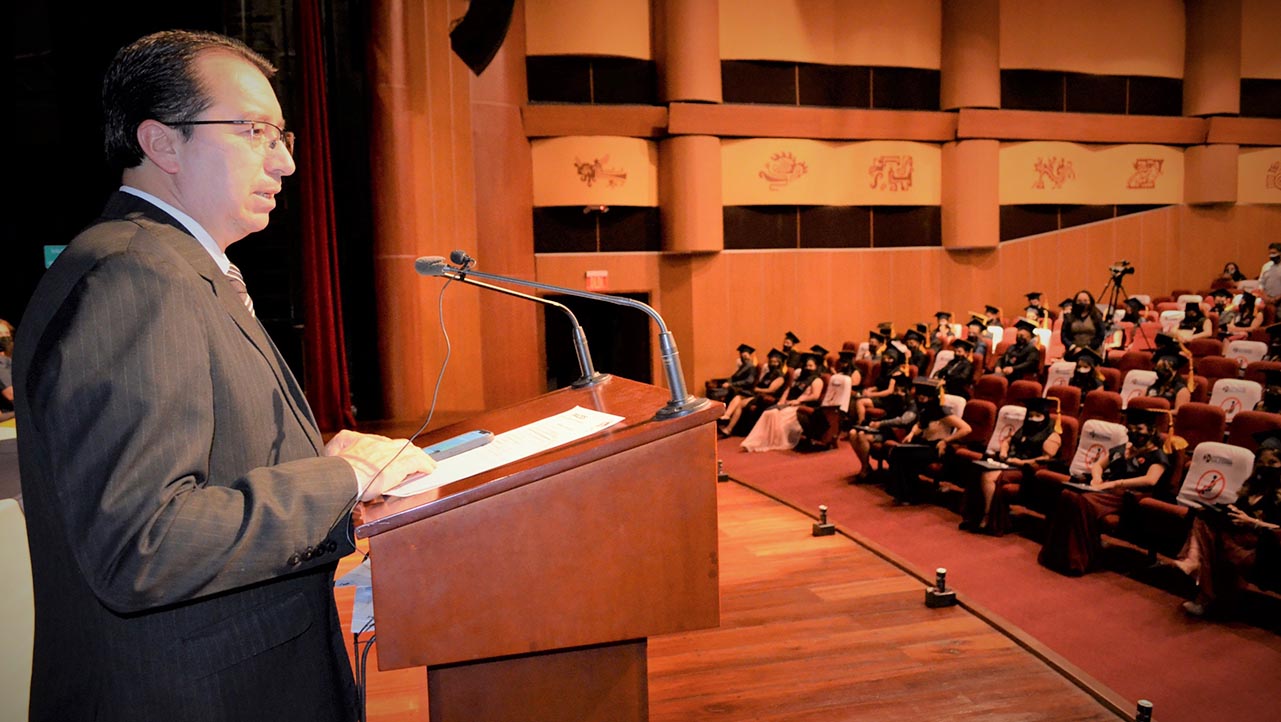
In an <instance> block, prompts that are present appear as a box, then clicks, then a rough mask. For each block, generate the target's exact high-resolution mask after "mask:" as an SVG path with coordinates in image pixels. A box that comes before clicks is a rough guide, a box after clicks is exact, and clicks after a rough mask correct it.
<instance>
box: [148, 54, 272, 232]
mask: <svg viewBox="0 0 1281 722" xmlns="http://www.w3.org/2000/svg"><path fill="white" fill-rule="evenodd" d="M195 71H196V73H197V74H198V76H199V78H200V80H201V83H202V85H203V86H204V87H205V89H206V90H207V92H208V93H209V97H210V98H211V99H212V100H213V104H212V105H211V106H210V107H209V108H208V109H207V110H205V111H204V112H203V113H201V114H200V116H199V117H198V118H197V120H262V121H267V122H269V123H273V124H275V125H277V126H279V127H284V118H283V117H282V114H281V110H280V103H279V102H278V101H277V100H276V94H275V92H274V91H272V89H271V83H269V82H268V81H267V78H266V77H265V76H264V75H263V74H262V73H261V72H259V70H258V69H257V68H255V67H254V66H253V65H251V64H249V63H248V62H246V61H244V60H242V59H240V58H239V57H236V56H234V55H230V54H227V53H221V52H216V51H215V52H206V53H203V54H202V55H201V56H200V57H198V58H197V59H196V62H195ZM268 132H274V131H271V130H270V129H268ZM253 141H254V139H253V130H252V126H247V125H202V126H192V137H191V139H190V140H188V141H185V142H183V141H181V140H180V141H179V143H178V162H179V169H178V171H177V172H176V173H175V174H174V178H173V182H174V190H175V194H176V196H177V200H178V206H179V208H181V209H182V210H183V211H184V212H186V213H187V214H188V215H190V216H191V217H192V218H194V219H195V220H196V221H197V222H198V223H200V225H201V226H203V227H204V229H205V230H207V231H209V234H210V235H211V236H213V238H214V240H215V241H217V242H218V245H219V246H220V247H221V248H223V249H224V250H226V248H227V246H229V245H231V244H232V243H235V242H236V241H238V240H240V239H241V238H244V237H245V236H247V235H249V234H250V233H254V232H256V231H261V230H262V229H264V228H266V227H267V221H268V216H269V215H270V214H271V211H272V210H273V209H274V208H275V207H276V194H277V193H279V192H280V188H281V179H282V178H284V176H287V175H291V174H292V173H293V172H294V170H295V166H294V160H293V158H292V157H290V155H289V152H288V151H287V150H285V144H284V143H283V142H280V143H277V144H276V147H275V148H274V149H272V148H268V147H267V143H262V144H261V145H258V144H255V143H254V142H253Z"/></svg>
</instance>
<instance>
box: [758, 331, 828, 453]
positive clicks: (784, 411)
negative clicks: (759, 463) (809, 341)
mask: <svg viewBox="0 0 1281 722" xmlns="http://www.w3.org/2000/svg"><path fill="white" fill-rule="evenodd" d="M801 363H802V366H801V372H800V375H799V376H797V377H796V380H795V381H793V382H792V386H791V388H789V389H788V390H787V398H786V399H784V400H783V401H780V402H778V404H776V405H774V406H771V407H770V408H768V409H766V410H765V411H764V412H763V413H762V414H761V418H760V419H758V420H757V422H756V425H755V426H753V427H752V431H751V433H749V434H748V435H747V438H746V439H743V442H742V444H741V446H742V448H743V450H745V451H780V450H783V449H791V448H794V447H795V446H796V442H798V441H800V440H801V425H800V422H799V421H797V419H796V409H797V407H799V406H801V405H802V404H804V405H808V406H811V407H817V406H818V404H819V401H820V400H821V399H822V398H823V377H822V375H821V365H820V364H821V362H820V360H819V357H818V355H817V354H806V355H805V357H804V360H803V361H802V362H801Z"/></svg>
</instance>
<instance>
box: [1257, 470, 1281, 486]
mask: <svg viewBox="0 0 1281 722" xmlns="http://www.w3.org/2000/svg"><path fill="white" fill-rule="evenodd" d="M1254 478H1256V479H1258V480H1259V481H1262V482H1264V483H1265V484H1267V485H1269V486H1273V487H1275V486H1277V484H1278V483H1281V466H1256V467H1255V468H1254Z"/></svg>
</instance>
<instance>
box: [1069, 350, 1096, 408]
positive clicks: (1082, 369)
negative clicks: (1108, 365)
mask: <svg viewBox="0 0 1281 722" xmlns="http://www.w3.org/2000/svg"><path fill="white" fill-rule="evenodd" d="M1068 360H1069V361H1074V362H1076V368H1075V369H1074V370H1073V371H1072V378H1071V379H1069V380H1068V385H1069V386H1075V387H1076V388H1078V389H1080V390H1081V401H1082V402H1084V401H1085V397H1086V396H1087V395H1088V394H1089V393H1090V392H1091V391H1097V390H1099V389H1101V388H1103V383H1104V378H1103V370H1102V368H1101V367H1102V366H1103V356H1102V355H1101V354H1099V352H1098V351H1095V350H1094V349H1092V348H1085V349H1081V351H1080V352H1079V353H1077V354H1076V358H1072V359H1068Z"/></svg>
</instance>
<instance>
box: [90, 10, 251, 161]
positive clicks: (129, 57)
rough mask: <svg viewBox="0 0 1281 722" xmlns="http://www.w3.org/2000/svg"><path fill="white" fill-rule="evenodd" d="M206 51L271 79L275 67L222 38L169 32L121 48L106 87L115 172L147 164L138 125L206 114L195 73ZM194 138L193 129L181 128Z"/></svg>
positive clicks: (107, 137)
mask: <svg viewBox="0 0 1281 722" xmlns="http://www.w3.org/2000/svg"><path fill="white" fill-rule="evenodd" d="M206 51H223V52H227V53H231V54H233V55H236V56H238V57H240V58H242V59H244V60H245V61H246V62H248V63H250V64H251V65H253V66H254V67H256V68H258V70H260V71H261V72H262V74H263V75H265V76H267V77H268V78H270V77H271V76H273V75H275V74H276V68H275V67H274V66H273V65H272V64H271V63H269V62H267V59H266V58H264V57H262V56H261V55H259V54H258V53H256V52H254V51H253V50H252V49H250V48H249V46H247V45H245V44H244V43H242V42H240V41H239V40H236V39H235V38H229V37H226V36H224V35H219V34H217V33H211V32H205V31H187V30H165V31H162V32H158V33H152V34H151V35H147V36H145V37H142V38H139V39H138V40H135V41H134V42H133V43H131V44H129V45H127V46H125V47H124V48H121V49H120V52H118V53H116V57H115V58H114V59H112V61H111V65H110V66H109V67H108V68H107V74H106V77H105V78H103V82H102V115H103V126H104V127H103V149H104V150H105V151H106V155H107V164H108V165H110V166H111V167H112V168H113V169H116V170H124V169H125V168H134V167H136V166H138V165H139V164H141V163H142V159H143V153H142V148H141V147H140V146H139V145H138V138H137V131H138V125H139V124H141V123H142V122H143V121H144V120H158V121H160V122H162V123H179V122H183V121H188V120H193V119H195V117H196V116H197V115H199V114H200V113H202V112H204V111H205V109H207V108H208V107H209V106H210V105H213V99H212V98H210V97H209V95H208V91H207V89H206V88H204V87H203V86H202V84H201V82H200V79H199V78H198V77H197V75H196V72H195V71H194V67H195V61H196V58H197V57H199V55H200V54H201V53H203V52H206ZM179 131H180V132H181V133H182V134H183V137H184V138H190V137H191V133H192V129H191V127H189V126H183V127H181V128H179Z"/></svg>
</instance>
